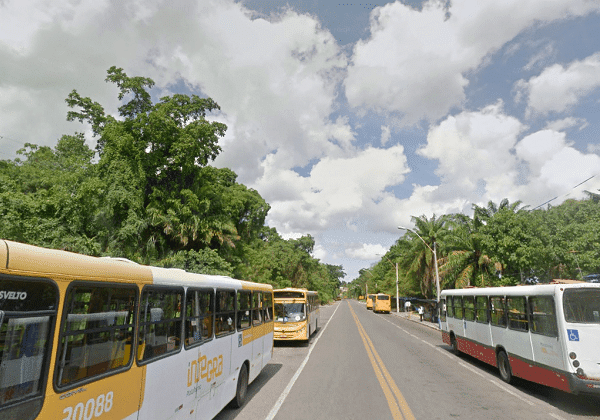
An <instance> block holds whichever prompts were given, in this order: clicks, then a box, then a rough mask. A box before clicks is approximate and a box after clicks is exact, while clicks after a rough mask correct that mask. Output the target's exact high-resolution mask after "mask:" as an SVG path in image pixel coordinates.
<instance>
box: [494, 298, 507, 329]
mask: <svg viewBox="0 0 600 420" xmlns="http://www.w3.org/2000/svg"><path fill="white" fill-rule="evenodd" d="M490 315H491V320H490V321H491V323H492V325H495V326H497V327H506V313H505V311H504V297H500V296H492V297H490Z"/></svg>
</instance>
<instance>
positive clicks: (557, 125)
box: [546, 117, 589, 131]
mask: <svg viewBox="0 0 600 420" xmlns="http://www.w3.org/2000/svg"><path fill="white" fill-rule="evenodd" d="M588 125H589V123H588V122H587V121H586V119H585V118H575V117H567V118H563V119H560V120H554V121H548V122H547V123H546V128H548V129H550V130H553V131H564V130H567V129H569V128H572V127H577V126H579V127H578V129H579V130H583V129H584V128H586V127H587V126H588Z"/></svg>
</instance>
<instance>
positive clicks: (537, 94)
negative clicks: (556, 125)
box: [516, 53, 600, 114]
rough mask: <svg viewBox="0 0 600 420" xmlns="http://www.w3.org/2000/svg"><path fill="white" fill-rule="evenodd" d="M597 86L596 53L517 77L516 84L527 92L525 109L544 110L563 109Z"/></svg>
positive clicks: (598, 55) (599, 56)
mask: <svg viewBox="0 0 600 420" xmlns="http://www.w3.org/2000/svg"><path fill="white" fill-rule="evenodd" d="M599 87H600V53H596V54H593V55H591V56H589V57H587V58H585V59H584V60H581V61H574V62H572V63H571V64H569V66H567V67H564V66H562V65H560V64H554V65H552V66H550V67H547V68H546V69H544V71H543V72H542V73H541V74H540V75H539V76H534V77H532V78H531V79H529V80H528V81H525V80H520V81H518V82H517V84H516V88H517V90H518V92H519V95H521V96H527V99H528V102H527V104H528V112H529V113H540V114H546V113H548V112H564V111H566V110H568V109H569V108H571V107H573V106H575V105H577V103H578V102H579V100H580V99H581V98H582V97H584V96H586V95H588V94H590V93H591V92H592V91H593V90H595V89H598V88H599Z"/></svg>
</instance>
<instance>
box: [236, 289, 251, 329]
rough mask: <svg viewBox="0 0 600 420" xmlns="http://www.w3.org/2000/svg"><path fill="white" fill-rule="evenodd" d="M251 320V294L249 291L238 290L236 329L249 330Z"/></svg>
mask: <svg viewBox="0 0 600 420" xmlns="http://www.w3.org/2000/svg"><path fill="white" fill-rule="evenodd" d="M251 319H252V294H251V293H250V290H238V293H237V329H238V330H240V331H241V330H245V329H247V328H250V323H251V321H250V320H251Z"/></svg>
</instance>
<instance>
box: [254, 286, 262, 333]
mask: <svg viewBox="0 0 600 420" xmlns="http://www.w3.org/2000/svg"><path fill="white" fill-rule="evenodd" d="M260 324H262V293H260V292H253V293H252V325H254V326H257V325H260Z"/></svg>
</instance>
